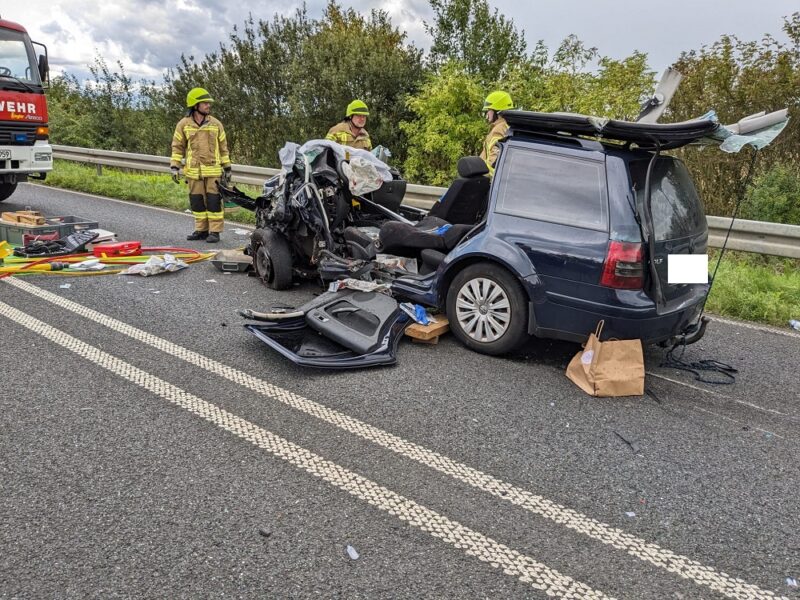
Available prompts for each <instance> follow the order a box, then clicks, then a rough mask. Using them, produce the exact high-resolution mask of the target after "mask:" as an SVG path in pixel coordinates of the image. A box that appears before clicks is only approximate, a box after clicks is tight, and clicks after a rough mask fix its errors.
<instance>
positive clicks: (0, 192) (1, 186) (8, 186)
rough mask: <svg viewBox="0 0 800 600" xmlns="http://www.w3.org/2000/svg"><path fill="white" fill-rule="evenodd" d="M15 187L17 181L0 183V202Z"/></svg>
mask: <svg viewBox="0 0 800 600" xmlns="http://www.w3.org/2000/svg"><path fill="white" fill-rule="evenodd" d="M16 189H17V182H16V181H15V182H14V183H0V202H2V201H3V200H5V199H6V198H8V197H9V196H10V195H11V194H13V193H14V190H16Z"/></svg>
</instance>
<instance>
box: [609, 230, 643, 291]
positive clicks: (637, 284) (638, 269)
mask: <svg viewBox="0 0 800 600" xmlns="http://www.w3.org/2000/svg"><path fill="white" fill-rule="evenodd" d="M643 258H644V252H643V250H642V245H641V244H634V243H631V242H615V241H611V242H610V243H609V244H608V253H607V254H606V262H605V264H604V265H603V276H602V277H601V278H600V285H602V286H605V287H610V288H617V289H623V290H635V289H640V288H641V287H643V286H644V268H643V265H642V259H643Z"/></svg>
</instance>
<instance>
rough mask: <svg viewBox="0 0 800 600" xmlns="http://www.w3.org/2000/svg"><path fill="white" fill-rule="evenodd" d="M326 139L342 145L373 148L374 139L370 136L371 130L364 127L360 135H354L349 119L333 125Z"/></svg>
mask: <svg viewBox="0 0 800 600" xmlns="http://www.w3.org/2000/svg"><path fill="white" fill-rule="evenodd" d="M325 139H326V140H330V141H332V142H337V143H339V144H341V145H342V146H350V147H352V148H361V149H362V150H372V140H371V139H370V138H369V132H367V130H366V129H362V130H361V132H360V133H359V134H358V136H354V135H353V132H352V130H351V129H350V123H349V122H348V121H342V122H341V123H337V124H336V125H334V126H333V127H331V128H330V129H329V130H328V135H326V136H325Z"/></svg>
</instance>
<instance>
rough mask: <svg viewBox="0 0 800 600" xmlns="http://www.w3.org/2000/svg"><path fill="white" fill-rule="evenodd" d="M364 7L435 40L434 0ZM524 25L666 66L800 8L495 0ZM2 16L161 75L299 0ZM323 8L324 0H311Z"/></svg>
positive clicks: (73, 51)
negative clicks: (239, 27) (250, 20)
mask: <svg viewBox="0 0 800 600" xmlns="http://www.w3.org/2000/svg"><path fill="white" fill-rule="evenodd" d="M340 1H341V4H343V5H344V6H353V7H354V8H355V9H357V10H360V11H365V12H366V11H368V10H369V9H372V8H382V9H384V10H386V11H387V12H388V13H389V14H390V15H391V17H392V21H393V22H394V24H395V25H396V26H398V27H400V28H401V29H403V30H404V31H406V32H407V33H408V37H409V39H410V40H411V41H413V42H414V43H415V44H416V45H417V46H420V47H423V48H427V45H428V42H427V39H426V36H425V31H424V27H423V22H424V21H426V20H429V19H430V17H431V12H430V9H429V6H428V1H427V0H349V1H347V0H340ZM489 3H490V5H491V6H493V7H496V8H497V9H498V10H499V11H500V12H501V13H503V14H505V15H506V16H508V17H510V18H512V19H513V20H514V22H515V23H516V25H517V27H518V28H521V29H524V31H525V37H526V39H527V40H528V44H529V46H531V47H532V46H533V45H534V44H535V43H536V41H537V40H539V39H542V40H544V41H545V43H546V44H547V45H548V47H550V48H551V49H553V48H555V47H556V46H557V45H558V43H559V42H560V41H561V40H562V39H563V38H564V37H566V36H567V35H569V34H571V33H574V34H576V35H577V36H578V37H579V38H580V39H581V40H583V41H584V42H585V43H586V44H587V45H588V46H596V47H597V48H598V49H599V50H600V52H601V53H602V54H604V55H607V56H611V57H614V58H622V57H625V56H627V55H629V54H630V53H631V52H632V51H633V50H641V51H643V52H646V53H647V54H648V56H649V61H650V66H651V67H652V68H653V69H654V70H656V71H659V72H660V71H662V70H663V69H664V68H665V67H666V66H668V65H669V64H670V63H671V62H672V61H674V60H675V59H676V58H677V57H678V55H679V54H680V52H681V51H682V50H689V49H697V48H699V47H700V46H702V45H703V44H710V43H712V42H714V41H715V40H717V39H719V36H720V35H722V34H725V33H729V34H736V35H738V36H739V37H740V38H742V39H746V40H756V39H760V38H761V37H762V36H763V35H764V34H765V33H771V34H773V35H774V36H775V37H777V38H778V39H780V40H785V36H784V35H783V34H782V32H781V25H782V23H783V20H782V17H784V16H787V15H789V14H791V13H792V12H793V11H797V10H800V4H798V2H797V0H757V1H753V0H715V1H712V0H668V1H662V2H660V3H657V2H649V3H648V2H642V1H641V0H489ZM2 4H3V6H2V8H0V16H2V18H4V19H8V20H11V21H16V22H18V23H21V24H22V25H23V26H25V27H26V28H27V29H28V31H29V33H30V34H31V37H32V38H33V39H34V41H38V42H42V43H44V44H46V45H47V46H48V50H49V55H50V64H51V67H52V68H53V71H55V72H63V71H68V72H71V73H74V74H76V75H78V76H79V77H80V76H81V75H82V74H84V73H86V71H87V65H88V64H89V63H91V62H92V61H93V59H94V57H95V56H96V55H97V54H98V53H99V54H101V55H102V56H104V57H106V59H107V61H108V62H109V63H110V64H112V65H113V64H114V63H115V62H116V61H117V60H119V61H122V63H123V65H124V66H125V68H126V70H127V72H128V73H129V74H131V75H133V76H134V78H135V79H138V78H142V77H144V78H148V79H155V80H157V81H158V80H160V79H161V75H162V73H163V72H164V70H165V69H167V68H169V67H171V66H174V65H175V64H177V62H178V61H179V58H180V55H181V53H185V54H193V55H194V56H196V57H200V56H203V55H204V54H205V53H207V52H209V51H211V50H214V49H216V48H217V47H218V45H219V43H220V42H223V41H225V40H227V37H228V33H229V32H230V31H231V28H232V27H233V25H236V24H241V23H242V22H243V21H244V20H245V18H246V17H247V15H248V13H252V14H253V16H254V18H256V19H269V18H271V17H272V15H273V14H275V13H276V12H279V13H283V14H290V13H292V12H294V10H295V9H296V8H297V7H298V6H300V4H301V3H300V2H296V1H294V0H284V1H276V0H235V1H231V0H117V2H115V3H111V2H100V0H27V1H24V0H22V1H18V2H14V3H11V2H3V3H2ZM306 4H307V7H308V11H309V14H310V16H312V17H318V16H319V15H320V14H321V12H322V9H323V7H324V5H325V1H324V0H308V1H307V3H306Z"/></svg>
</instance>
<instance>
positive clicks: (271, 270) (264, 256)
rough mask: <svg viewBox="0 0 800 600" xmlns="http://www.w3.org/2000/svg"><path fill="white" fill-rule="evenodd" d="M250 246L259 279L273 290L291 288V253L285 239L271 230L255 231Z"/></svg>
mask: <svg viewBox="0 0 800 600" xmlns="http://www.w3.org/2000/svg"><path fill="white" fill-rule="evenodd" d="M250 244H251V247H252V249H253V267H254V268H255V270H256V273H257V274H258V277H259V279H261V281H262V282H264V283H265V284H267V286H269V287H271V288H272V289H273V290H285V289H288V288H289V287H291V285H292V251H291V249H290V248H289V242H287V241H286V238H284V237H283V236H282V235H281V234H280V233H278V232H276V231H272V230H271V229H256V230H255V231H254V232H253V236H252V238H251V241H250Z"/></svg>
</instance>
